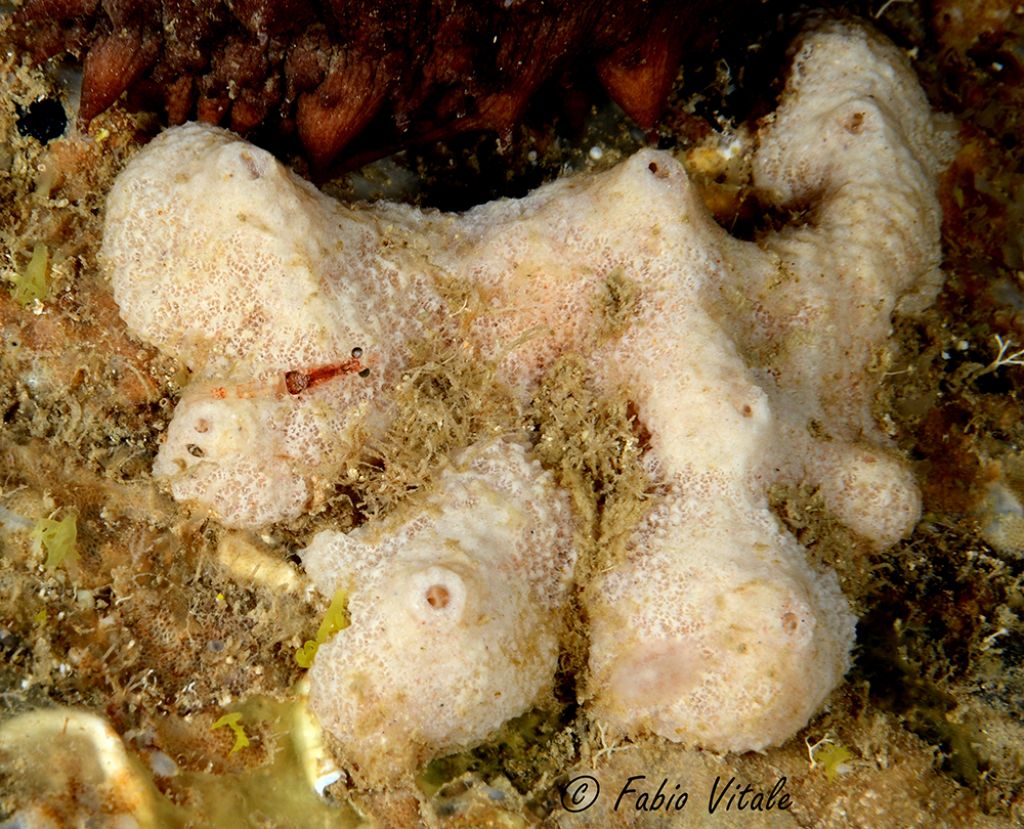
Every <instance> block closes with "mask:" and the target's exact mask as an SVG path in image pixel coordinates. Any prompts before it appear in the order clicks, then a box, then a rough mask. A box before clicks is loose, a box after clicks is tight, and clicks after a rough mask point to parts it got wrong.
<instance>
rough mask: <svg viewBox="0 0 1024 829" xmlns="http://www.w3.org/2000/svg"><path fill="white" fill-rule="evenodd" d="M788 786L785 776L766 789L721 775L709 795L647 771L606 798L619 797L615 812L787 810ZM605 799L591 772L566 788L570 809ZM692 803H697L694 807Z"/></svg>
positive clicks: (564, 795) (579, 809)
mask: <svg viewBox="0 0 1024 829" xmlns="http://www.w3.org/2000/svg"><path fill="white" fill-rule="evenodd" d="M785 788H786V778H785V777H780V778H779V779H778V780H776V781H775V783H774V784H773V785H772V786H771V787H770V788H765V787H763V786H761V787H759V786H755V785H753V784H752V783H746V782H743V781H739V780H737V779H736V778H735V777H729V778H727V779H723V778H722V777H721V775H719V776H717V777H715V779H714V781H712V782H711V784H710V786H709V787H708V789H707V792H706V795H707V797H706V798H705V797H703V795H704V794H705V792H696V790H694V791H693V792H691V790H689V789H688V788H687V787H685V786H684V784H683V783H681V782H678V781H673V780H670V779H669V778H667V777H663V778H661V779H660V780H659V779H648V777H647V775H646V774H635V775H633V776H632V777H629V778H627V779H626V780H625V781H624V782H623V783H622V784H621V785H620V786H618V787H617V789H616V790H615V791H613V792H611V793H606V794H605V795H604V797H609V798H610V797H614V798H615V800H614V802H613V803H612V810H613V811H615V812H620V811H635V812H661V813H666V812H682V811H683V810H684V809H686V808H688V806H689V808H691V809H692V808H694V806H695V807H696V808H698V809H700V808H706V809H707V813H708V814H709V815H714V814H716V813H719V812H732V813H735V812H771V811H785V810H787V809H789V807H790V804H791V800H790V797H789V794H788V793H787V792H785V791H784V790H785ZM691 795H692V797H691ZM601 798H602V794H601V785H600V783H598V781H597V778H595V777H592V776H591V775H589V774H580V775H577V776H576V777H573V778H572V780H570V781H569V782H568V783H567V784H566V785H565V787H564V788H563V789H562V805H563V806H564V807H565V809H566V810H567V811H570V812H583V811H586V810H587V809H589V808H590V807H591V806H593V805H594V804H595V803H597V802H598V800H599V799H601ZM691 802H692V803H693V804H694V806H690V804H691Z"/></svg>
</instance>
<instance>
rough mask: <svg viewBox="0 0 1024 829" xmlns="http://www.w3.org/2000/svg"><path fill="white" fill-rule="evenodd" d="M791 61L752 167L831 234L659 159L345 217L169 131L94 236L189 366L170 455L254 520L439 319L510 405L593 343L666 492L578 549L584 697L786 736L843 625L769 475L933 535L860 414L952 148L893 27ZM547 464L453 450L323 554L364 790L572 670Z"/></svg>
mask: <svg viewBox="0 0 1024 829" xmlns="http://www.w3.org/2000/svg"><path fill="white" fill-rule="evenodd" d="M795 54H796V57H795V62H794V70H793V73H792V76H791V78H790V81H789V84H788V85H787V87H786V90H785V92H784V94H783V96H782V100H781V102H780V105H779V108H778V111H777V112H776V113H775V115H774V116H773V117H771V118H769V119H767V121H766V122H765V123H764V125H763V127H762V129H761V130H760V132H759V134H758V135H757V142H756V151H755V155H754V158H753V160H752V169H753V171H754V180H755V184H756V186H757V188H758V189H759V191H760V192H761V193H762V194H763V197H764V199H765V200H766V201H768V202H770V203H771V204H773V205H774V206H775V207H776V208H780V209H786V208H791V207H793V206H800V207H803V208H806V209H807V215H808V216H809V220H808V222H807V223H806V224H803V225H801V226H798V227H796V226H794V227H786V228H783V229H781V230H778V231H775V232H769V233H765V234H763V235H762V236H761V237H760V238H758V239H757V240H756V241H755V242H748V241H741V240H738V239H735V238H733V237H731V236H730V235H729V234H728V233H726V232H725V231H724V230H723V229H721V228H720V227H719V226H718V225H716V224H715V222H714V221H713V220H712V218H711V217H710V215H709V214H708V212H707V210H706V208H705V207H704V205H703V204H702V203H701V201H700V198H699V197H698V194H697V192H696V188H695V187H693V186H692V185H691V183H690V182H689V180H688V179H687V176H686V173H685V171H684V170H683V168H682V167H681V166H680V165H679V164H678V163H677V162H676V161H675V160H674V159H673V157H672V156H671V155H670V154H668V153H664V152H657V151H653V150H647V151H643V152H640V153H637V154H636V155H635V156H633V157H632V158H630V159H628V160H627V161H625V162H623V163H622V164H620V165H619V166H618V167H616V168H614V169H612V170H610V171H607V172H604V173H601V174H596V175H581V176H575V177H572V178H566V179H563V180H560V181H558V182H555V183H552V184H550V185H547V186H545V187H542V188H540V189H539V190H537V191H536V192H535V193H533V194H531V195H529V196H527V197H526V198H524V199H521V200H517V201H511V200H507V201H502V202H496V203H493V204H488V205H482V206H480V207H478V208H475V209H474V210H471V211H469V212H468V213H466V214H465V215H462V216H441V215H439V214H435V213H429V212H421V211H417V210H413V209H411V208H406V207H401V206H395V205H375V206H371V207H345V206H342V205H339V204H336V203H335V202H332V201H331V200H329V199H327V198H326V197H324V196H322V195H320V194H318V193H317V192H316V191H315V190H314V189H313V188H312V187H310V186H309V185H308V184H305V183H303V182H301V181H299V180H298V179H297V178H295V177H294V176H293V175H291V174H290V173H288V172H287V171H285V170H284V169H283V168H282V167H281V166H280V165H278V164H277V163H276V162H275V161H273V159H271V158H270V157H269V156H267V155H266V154H264V153H261V151H259V150H256V149H254V148H252V147H250V146H248V145H247V144H245V143H243V142H241V141H239V140H237V139H235V138H232V137H231V136H230V135H229V134H227V133H225V132H223V131H220V130H216V129H213V128H209V127H200V126H196V125H190V126H186V127H182V128H178V129H175V130H170V131H168V132H167V133H165V134H164V136H162V137H161V138H158V139H157V140H156V141H155V142H154V143H153V144H152V145H151V146H150V147H149V148H147V149H146V150H144V151H143V152H142V153H140V155H139V156H138V157H137V158H136V159H135V160H134V161H133V162H132V163H131V164H130V165H129V166H128V168H127V169H126V170H125V172H124V173H123V174H122V176H121V178H120V179H119V180H118V183H117V184H116V186H115V188H114V191H113V193H112V194H111V199H110V205H109V210H108V215H107V227H106V233H105V238H104V247H103V255H104V261H105V262H106V265H107V267H108V269H109V270H110V273H111V278H112V281H113V285H114V291H115V297H116V298H117V301H118V303H119V304H120V306H121V310H122V314H123V316H124V318H125V320H126V321H127V322H128V324H129V325H130V326H131V327H132V328H133V330H134V331H135V332H136V333H137V334H138V335H139V336H140V337H141V338H143V339H145V340H147V341H148V342H151V343H153V344H154V345H156V346H158V347H159V348H161V349H163V350H164V351H166V352H168V353H170V354H174V355H176V356H177V357H179V358H180V359H182V360H183V361H184V362H185V363H187V365H188V366H189V368H190V369H192V371H193V372H194V379H193V382H192V384H191V385H190V386H189V387H188V388H187V389H186V390H185V393H184V394H183V396H182V400H181V402H180V403H179V406H178V409H177V411H176V413H175V417H174V421H173V422H172V424H171V427H170V429H169V430H168V438H167V442H166V443H165V445H164V446H163V447H162V448H161V450H160V454H159V456H158V458H157V462H156V465H155V467H154V471H155V473H156V474H157V475H159V476H161V477H164V478H166V479H167V480H168V481H169V482H170V486H171V490H172V492H173V494H174V495H175V497H177V498H179V499H182V500H189V501H193V502H196V503H198V504H200V505H202V506H205V507H208V508H210V509H212V510H214V511H215V512H216V513H217V514H218V515H219V516H220V517H221V519H222V520H223V521H225V522H226V523H230V524H234V525H238V526H252V527H258V526H260V525H262V524H264V523H267V522H269V521H274V520H279V519H282V518H289V517H293V516H295V515H298V514H300V513H301V512H302V511H303V510H307V509H310V508H311V506H315V504H316V502H317V500H318V498H321V497H322V496H323V492H324V491H325V488H326V487H328V486H329V485H330V483H331V481H333V480H335V479H336V477H337V475H338V472H339V464H340V463H341V462H342V459H343V458H344V457H346V453H348V452H350V451H351V449H352V448H353V446H355V445H356V444H358V442H359V440H360V439H361V437H360V436H361V435H362V434H364V432H363V431H362V426H363V425H364V424H365V423H366V422H378V423H379V422H386V421H387V418H388V412H389V395H390V394H392V393H393V390H394V387H395V383H396V381H397V380H398V379H400V378H401V377H402V372H403V370H404V369H406V368H407V367H408V360H409V353H410V347H409V344H410V343H411V342H412V341H413V340H414V339H415V338H417V337H419V336H421V334H422V333H423V332H424V331H426V330H436V331H438V332H440V333H439V336H441V337H443V338H448V340H449V344H450V345H452V346H455V347H459V348H463V347H464V348H465V349H467V350H468V351H469V352H470V353H473V354H479V355H480V356H481V357H482V358H483V360H484V361H485V362H487V363H490V364H493V365H494V366H496V367H497V370H498V374H499V375H500V376H501V378H502V379H503V380H505V381H507V383H508V385H509V386H510V387H511V388H512V389H513V392H514V393H516V394H518V399H519V400H520V401H521V402H522V403H523V404H525V403H527V402H528V401H529V399H530V397H531V396H532V395H533V394H534V393H535V391H536V383H537V380H538V378H539V377H540V376H541V375H542V374H543V373H544V371H546V370H547V369H548V368H549V367H550V366H551V365H552V364H553V362H554V361H555V360H556V358H559V357H561V356H563V355H564V356H566V357H572V358H574V359H578V360H580V361H583V362H585V363H586V364H587V366H588V367H589V370H590V371H591V372H592V374H593V376H594V378H595V384H596V385H597V386H598V387H599V389H600V391H601V392H602V393H604V394H606V395H608V396H609V398H614V399H618V400H626V401H629V403H630V407H631V408H632V409H633V410H635V411H636V412H637V420H638V422H639V427H640V428H641V431H642V432H643V434H644V435H645V445H647V447H648V448H647V451H646V454H645V455H644V458H643V463H644V465H645V470H646V473H647V476H648V478H649V480H651V481H652V482H653V486H652V487H651V488H650V491H649V492H648V493H646V498H647V500H646V506H647V513H646V516H645V517H644V519H643V521H642V523H641V525H640V526H639V527H638V528H637V529H636V531H635V533H634V534H633V535H632V537H631V538H630V540H629V541H628V542H627V544H626V547H625V550H624V552H623V554H622V555H621V556H617V557H615V560H614V561H613V562H612V566H611V567H610V568H609V567H601V568H581V569H582V570H583V571H584V572H587V573H592V572H594V571H595V570H597V572H596V575H594V576H593V578H592V579H589V580H588V581H587V583H583V584H579V585H577V587H578V589H579V592H580V598H581V600H582V601H583V603H584V605H585V609H586V616H587V622H586V624H587V631H586V632H587V634H588V638H589V642H590V651H589V676H588V677H586V678H584V682H583V684H582V686H581V696H582V697H583V698H585V699H586V700H587V701H588V705H589V710H590V711H591V713H592V714H593V716H595V717H597V718H599V719H600V720H602V721H604V722H606V723H607V724H609V725H610V726H611V727H612V728H613V729H614V730H618V731H619V732H621V733H624V734H628V735H637V734H642V733H655V734H659V735H662V736H664V737H666V738H668V739H671V740H676V741H680V742H684V743H687V744H690V745H699V746H703V747H706V748H710V749H715V750H732V751H743V750H749V749H759V748H762V747H765V746H768V745H772V744H775V743H778V742H781V741H782V740H785V739H786V738H787V737H789V736H790V735H792V734H793V733H794V732H795V731H796V730H797V729H799V728H800V727H801V726H802V725H803V724H805V723H806V721H807V719H808V718H809V717H810V716H811V715H812V714H813V712H814V711H815V710H817V709H818V708H819V707H820V705H821V704H822V702H823V701H824V699H825V698H826V696H827V695H828V693H829V692H830V691H831V689H833V688H834V687H835V686H836V684H837V683H838V682H839V681H840V680H841V678H842V675H843V673H844V672H845V670H846V668H847V667H848V664H849V654H850V649H851V645H852V642H853V629H854V620H853V617H852V615H851V614H850V612H849V610H848V608H847V605H846V602H845V600H844V598H843V596H842V594H841V592H840V590H839V587H838V583H837V580H836V578H835V576H834V575H833V574H822V573H819V572H817V571H816V570H814V569H812V568H811V567H810V566H809V565H808V563H807V561H806V556H805V551H804V550H803V549H802V548H801V547H800V546H799V544H798V543H797V541H796V540H795V539H794V538H792V537H791V536H790V535H789V534H788V533H787V532H785V531H784V530H783V529H782V528H781V527H780V526H779V523H778V521H777V519H776V518H775V516H774V515H773V513H772V512H771V509H770V507H769V503H768V497H767V493H768V491H769V490H770V489H771V488H772V487H773V486H775V485H777V484H787V485H810V486H815V487H818V488H819V490H820V492H821V494H822V496H823V498H824V500H825V502H826V505H827V506H828V508H829V509H830V510H831V511H832V512H833V514H834V515H835V517H836V518H837V519H838V520H839V521H841V522H843V523H845V524H846V525H847V526H849V527H850V528H851V529H852V530H854V531H855V532H856V533H858V534H859V535H861V536H863V537H864V538H865V539H866V541H867V542H868V543H869V544H871V545H874V546H875V547H878V548H882V547H885V546H887V545H889V544H891V543H893V542H894V541H896V540H897V539H899V538H900V537H902V536H904V535H905V534H906V533H908V532H909V531H910V530H911V528H912V527H913V525H914V524H915V522H916V520H917V518H918V515H919V512H920V498H919V495H918V491H917V487H916V484H915V482H914V478H913V475H912V474H911V472H910V470H909V469H908V468H907V466H906V464H905V463H904V462H903V461H902V460H901V459H900V458H899V457H898V456H897V455H896V453H895V452H894V450H893V448H892V447H891V445H890V443H889V441H888V438H887V437H886V436H885V435H884V434H883V433H882V431H881V430H880V429H879V428H878V425H877V424H876V423H875V421H874V419H873V417H872V413H871V406H872V402H873V399H874V396H875V393H876V391H877V388H878V384H879V380H880V374H879V371H880V370H879V369H878V368H877V365H878V362H879V361H878V359H877V358H878V355H879V353H880V352H882V351H884V349H885V348H886V345H887V340H888V337H889V332H890V325H891V314H892V313H893V312H894V311H895V310H898V309H900V308H903V309H906V310H913V309H915V308H920V307H922V305H923V304H926V303H927V302H928V301H930V299H931V298H932V297H933V296H934V293H935V291H936V287H937V285H938V280H939V271H938V265H939V261H940V247H939V221H940V210H939V204H938V198H937V195H936V189H937V184H936V182H937V177H938V175H939V172H940V170H941V168H942V166H943V164H944V163H945V162H946V161H947V160H948V158H949V157H950V156H951V150H952V134H951V131H950V129H949V127H948V125H947V124H945V123H944V122H943V121H942V120H941V119H938V118H936V117H935V116H934V115H933V114H932V113H931V112H930V110H929V108H928V105H927V101H926V99H925V97H924V94H923V92H922V91H921V89H920V88H919V87H918V85H917V83H916V80H915V79H914V76H913V73H912V72H911V70H910V68H909V67H908V66H907V64H906V61H905V59H904V58H903V56H902V55H901V54H900V53H899V52H898V50H896V49H895V48H894V47H893V46H892V45H891V44H888V43H887V42H885V41H884V40H882V39H881V38H880V37H879V36H877V35H875V34H873V33H872V32H870V31H868V30H867V29H864V28H862V27H858V26H851V25H825V26H820V27H819V28H817V29H814V30H812V31H810V32H809V33H808V34H806V35H805V36H804V37H803V39H802V41H801V42H800V43H799V44H798V46H797V49H796V52H795ZM623 286H628V288H629V290H628V291H625V292H623V290H622V289H623ZM613 289H614V290H613ZM612 294H614V295H615V296H620V297H622V296H628V313H627V314H623V313H620V312H621V309H619V310H618V311H615V310H614V309H613V311H614V313H610V312H609V301H610V300H609V296H610V295H612ZM452 296H457V297H461V299H462V301H461V305H460V307H458V308H456V309H455V310H452V308H451V307H449V306H448V305H447V304H446V302H445V301H444V298H445V297H447V298H449V299H450V298H451V297H452ZM610 319H614V321H615V323H614V324H609V320H610ZM367 367H369V368H370V369H371V371H370V374H369V376H366V375H365V368H367ZM296 378H298V380H299V381H300V382H297V383H296V382H295V381H296ZM528 454H529V453H528V451H527V450H526V449H525V448H524V447H523V446H522V445H520V444H519V443H516V442H509V441H495V440H486V441H484V442H483V443H482V444H480V445H479V446H474V447H471V448H469V449H466V450H465V452H464V454H461V455H458V456H456V457H455V458H451V459H449V460H450V463H451V467H450V468H449V469H448V470H447V471H445V472H444V474H443V475H442V476H441V479H440V481H439V482H438V483H437V484H436V486H435V488H434V489H433V490H431V491H430V492H426V493H421V494H420V495H419V496H417V497H416V498H414V499H412V500H411V501H410V502H409V504H407V505H406V506H405V507H402V508H400V509H399V511H398V512H397V513H395V514H394V515H392V516H390V517H385V518H384V519H383V520H381V521H379V522H372V523H370V524H367V525H365V526H363V527H360V528H359V529H357V530H355V531H353V532H352V533H350V534H348V535H344V534H341V533H336V532H326V533H324V534H321V535H320V536H318V537H317V538H316V540H315V541H314V542H313V544H312V545H311V546H310V548H309V549H308V550H307V551H306V552H305V554H304V556H303V560H304V563H305V564H306V566H307V569H308V570H309V572H310V574H311V575H312V576H313V577H314V579H315V580H316V581H317V584H318V586H319V588H320V589H321V590H322V591H323V592H324V593H325V595H328V596H331V595H334V593H335V592H336V591H337V590H338V589H344V590H346V591H347V593H348V595H349V597H350V605H349V610H350V612H351V620H352V624H351V627H349V628H348V629H346V630H345V631H342V632H341V633H340V634H339V635H338V636H337V637H335V638H334V639H333V640H331V641H330V642H329V643H327V644H325V645H324V646H323V648H322V649H321V652H320V654H319V655H318V656H317V659H316V662H315V664H314V667H313V670H312V686H313V697H312V699H313V706H314V709H315V710H316V712H317V714H318V716H319V717H320V718H321V720H322V721H323V723H324V724H325V726H326V727H327V728H328V729H329V730H330V731H331V732H332V733H333V734H334V735H335V736H336V737H337V738H338V739H339V741H340V742H341V744H342V749H343V751H344V752H345V754H346V756H347V757H348V758H349V760H350V761H351V762H352V763H353V764H354V766H358V768H360V769H361V770H362V773H363V774H364V776H365V777H366V779H367V780H370V781H381V780H385V779H389V778H391V777H393V776H395V775H397V774H400V773H402V772H403V770H406V771H407V770H408V769H409V768H411V766H412V765H414V764H415V763H417V762H419V761H421V760H423V759H425V758H427V757H430V756H432V755H434V754H436V753H439V752H443V751H447V750H451V749H455V748H459V747H462V746H465V745H469V744H471V743H472V742H474V741H477V740H480V739H482V738H483V737H485V736H486V735H487V734H488V733H489V732H490V731H491V730H493V729H494V728H496V727H497V726H498V725H499V724H500V723H501V722H503V721H504V720H506V719H508V718H509V717H511V716H514V715H515V714H518V713H520V712H522V711H523V710H524V709H525V708H526V707H528V706H530V705H532V704H534V703H535V702H536V701H537V700H538V699H540V698H542V697H543V695H544V692H545V689H546V688H547V687H549V685H550V683H551V680H552V675H553V672H554V669H555V664H556V657H557V636H558V619H559V613H560V611H559V607H560V605H561V603H562V602H563V600H564V591H565V589H566V579H567V578H568V574H569V571H570V569H571V562H572V560H573V553H572V551H571V548H570V545H569V541H568V539H569V535H570V526H569V520H568V514H567V511H566V510H567V508H566V506H565V503H564V502H563V497H562V496H561V495H559V494H558V493H557V492H556V491H555V490H554V489H553V488H552V486H553V485H552V482H551V479H550V478H549V477H548V475H547V473H544V472H543V471H542V470H540V469H539V468H538V467H537V466H536V464H535V463H533V462H531V461H530V460H529V457H528Z"/></svg>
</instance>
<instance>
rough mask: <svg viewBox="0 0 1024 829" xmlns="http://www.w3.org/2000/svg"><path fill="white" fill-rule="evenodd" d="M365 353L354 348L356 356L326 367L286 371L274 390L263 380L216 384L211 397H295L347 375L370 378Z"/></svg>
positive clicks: (219, 398)
mask: <svg viewBox="0 0 1024 829" xmlns="http://www.w3.org/2000/svg"><path fill="white" fill-rule="evenodd" d="M362 356H363V349H361V348H353V349H352V356H351V357H350V358H349V359H347V360H344V361H342V362H340V363H328V364H327V365H323V366H314V367H313V368H306V369H293V370H291V371H286V372H285V373H284V375H283V376H282V379H281V380H280V381H279V382H277V383H275V384H274V385H273V387H272V388H271V389H268V388H267V386H266V385H265V384H263V383H241V384H239V385H236V386H231V387H228V386H214V387H213V388H211V389H210V396H211V397H212V398H214V399H215V400H226V399H227V398H228V397H235V398H238V399H246V398H251V397H263V396H266V395H267V394H268V392H269V393H272V394H274V395H276V396H278V397H282V396H284V394H285V393H287V394H290V395H291V396H293V397H295V396H298V395H300V394H302V393H303V392H304V391H307V390H309V389H312V388H315V387H316V386H319V385H320V384H321V383H326V382H327V381H329V380H333V379H334V378H335V377H341V376H344V375H346V374H357V375H359V376H360V377H369V376H370V369H369V367H368V366H365V365H363V363H362V362H361V360H360V358H361V357H362Z"/></svg>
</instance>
